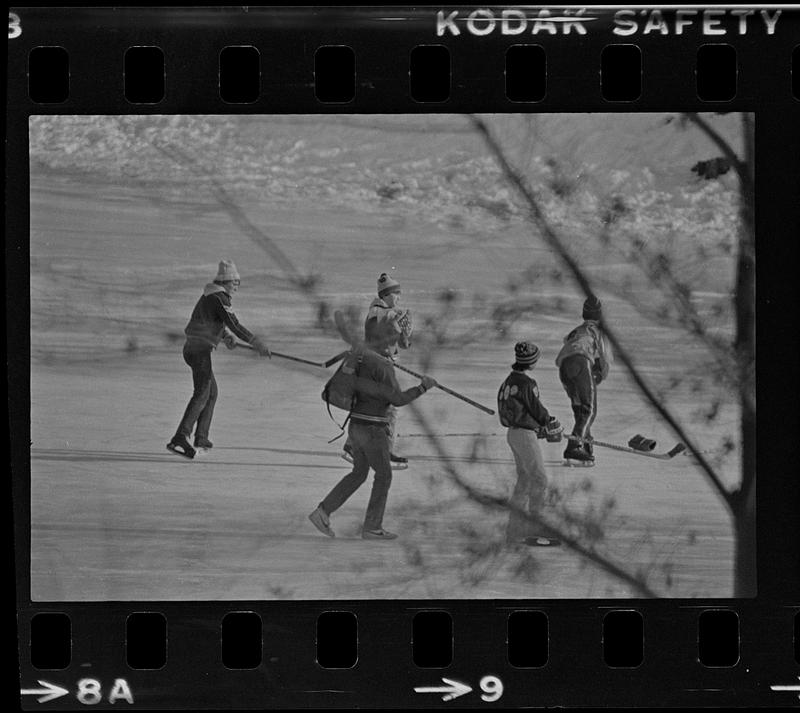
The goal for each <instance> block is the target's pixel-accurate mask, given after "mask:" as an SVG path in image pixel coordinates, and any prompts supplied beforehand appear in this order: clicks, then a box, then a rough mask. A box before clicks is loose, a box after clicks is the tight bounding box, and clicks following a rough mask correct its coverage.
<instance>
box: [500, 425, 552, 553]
mask: <svg viewBox="0 0 800 713" xmlns="http://www.w3.org/2000/svg"><path fill="white" fill-rule="evenodd" d="M506 440H507V441H508V445H509V446H510V447H511V452H512V453H513V454H514V462H515V463H516V464H517V483H516V485H515V486H514V493H513V494H512V496H511V506H512V508H513V509H512V511H511V514H510V515H509V517H508V527H507V529H506V540H507V541H509V542H517V541H519V540H523V539H525V538H526V537H533V536H536V535H544V534H545V533H544V532H542V531H541V530H542V528H537V526H536V525H535V524H533V523H532V522H531V521H530V520H529V519H528V518H527V517H525V515H526V514H532V513H536V514H538V513H539V512H540V510H541V507H542V504H543V503H544V493H545V488H546V487H547V474H546V473H545V470H544V459H543V458H542V449H541V448H540V447H539V443H538V442H537V439H536V434H535V433H534V432H533V431H529V430H528V429H526V428H509V429H508V432H507V433H506Z"/></svg>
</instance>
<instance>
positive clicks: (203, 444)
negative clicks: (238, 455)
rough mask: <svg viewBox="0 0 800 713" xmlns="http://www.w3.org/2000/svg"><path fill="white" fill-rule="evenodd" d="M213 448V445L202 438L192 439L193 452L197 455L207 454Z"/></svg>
mask: <svg viewBox="0 0 800 713" xmlns="http://www.w3.org/2000/svg"><path fill="white" fill-rule="evenodd" d="M213 447H214V444H213V443H212V442H211V441H209V440H208V439H207V438H204V437H203V436H195V437H194V450H195V452H196V454H197V455H202V454H203V453H207V452H208V451H210V450H211V449H212V448H213Z"/></svg>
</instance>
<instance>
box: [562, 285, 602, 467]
mask: <svg viewBox="0 0 800 713" xmlns="http://www.w3.org/2000/svg"><path fill="white" fill-rule="evenodd" d="M582 316H583V324H580V325H578V326H577V327H575V329H573V330H572V331H571V332H570V333H569V334H568V335H567V336H566V337H564V346H563V347H562V348H561V351H560V352H559V353H558V356H557V357H556V366H558V375H559V378H560V379H561V383H562V385H563V386H564V390H565V391H566V392H567V395H568V396H569V400H570V403H571V404H572V413H573V415H574V416H575V426H574V428H573V429H572V435H574V436H579V437H580V438H582V439H591V437H592V430H591V429H592V424H593V423H594V419H595V417H596V416H597V385H598V384H600V383H601V382H602V381H603V380H604V379H605V378H606V377H607V376H608V370H609V367H610V365H611V363H612V361H613V356H612V353H611V346H610V345H609V343H608V339H607V338H606V336H605V335H604V334H603V330H602V327H601V324H600V323H601V320H602V319H603V309H602V305H601V303H600V300H599V299H597V297H595V296H594V295H590V296H589V297H587V298H586V300H585V302H584V303H583V313H582ZM564 458H565V459H566V460H567V462H568V463H570V464H574V465H584V466H591V465H594V453H593V452H592V446H591V444H589V443H585V442H584V441H578V440H575V439H572V440H570V441H569V445H568V446H567V448H566V450H565V451H564Z"/></svg>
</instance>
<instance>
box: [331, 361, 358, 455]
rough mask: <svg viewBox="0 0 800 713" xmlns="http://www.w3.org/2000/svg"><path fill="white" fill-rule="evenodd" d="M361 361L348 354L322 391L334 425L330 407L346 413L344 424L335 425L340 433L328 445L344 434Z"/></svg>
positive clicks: (353, 402)
mask: <svg viewBox="0 0 800 713" xmlns="http://www.w3.org/2000/svg"><path fill="white" fill-rule="evenodd" d="M362 361H363V357H362V355H361V354H355V353H353V352H351V353H350V354H348V355H347V356H346V357H345V358H344V360H343V361H342V363H341V364H340V365H339V368H338V369H337V370H336V372H335V373H334V375H333V376H332V377H331V378H330V379H328V383H326V384H325V387H324V388H323V389H322V400H323V401H324V402H325V404H326V405H327V407H328V416H330V417H331V420H332V421H333V422H334V423H336V419H335V418H334V417H333V414H332V413H331V406H334V407H335V408H338V409H342V411H347V418H345V420H344V423H342V424H341V425H340V424H338V423H336V425H337V426H339V428H340V429H341V430H342V433H340V434H339V435H338V436H336V438H334V439H332V440H331V441H328V442H329V443H332V442H333V441H335V440H336V439H337V438H340V437H341V436H342V435H343V434H344V427H345V425H347V421H348V420H349V419H350V414H351V413H352V412H353V408H354V406H355V405H356V380H357V379H358V372H359V369H360V367H361V362H362Z"/></svg>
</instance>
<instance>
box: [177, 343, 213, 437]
mask: <svg viewBox="0 0 800 713" xmlns="http://www.w3.org/2000/svg"><path fill="white" fill-rule="evenodd" d="M183 360H184V361H185V362H186V363H187V364H188V365H189V366H190V367H191V369H192V382H193V383H194V393H192V398H191V399H189V404H188V406H186V411H184V414H183V418H182V419H181V422H180V425H179V426H178V430H177V432H176V433H177V434H180V435H183V436H185V437H186V438H189V437H190V436H191V435H192V429H193V428H194V426H195V424H197V429H196V431H195V434H194V435H195V438H197V437H198V436H199V437H201V438H208V429H209V428H211V418H212V417H213V416H214V405H215V404H216V403H217V393H218V391H217V380H216V379H215V378H214V372H213V371H212V370H211V349H203V350H201V351H195V350H189V349H187V348H186V347H185V346H184V348H183Z"/></svg>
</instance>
